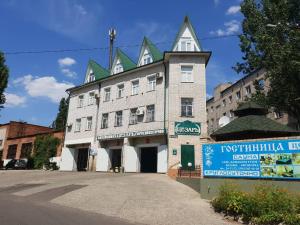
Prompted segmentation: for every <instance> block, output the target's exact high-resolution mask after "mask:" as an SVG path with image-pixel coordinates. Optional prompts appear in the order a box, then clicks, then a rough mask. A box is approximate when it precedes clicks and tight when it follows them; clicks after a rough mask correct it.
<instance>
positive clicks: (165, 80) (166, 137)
mask: <svg viewBox="0 0 300 225" xmlns="http://www.w3.org/2000/svg"><path fill="white" fill-rule="evenodd" d="M163 64H164V75H165V76H164V133H165V141H166V145H167V147H168V151H167V173H168V169H169V166H168V163H169V143H168V142H169V141H168V133H167V131H166V108H167V93H166V92H167V90H166V86H167V66H166V63H165V62H164V61H163Z"/></svg>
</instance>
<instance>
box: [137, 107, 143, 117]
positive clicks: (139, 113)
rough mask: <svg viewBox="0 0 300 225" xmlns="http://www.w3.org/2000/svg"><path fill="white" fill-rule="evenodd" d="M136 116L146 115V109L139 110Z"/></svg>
mask: <svg viewBox="0 0 300 225" xmlns="http://www.w3.org/2000/svg"><path fill="white" fill-rule="evenodd" d="M136 115H138V116H140V115H144V108H138V109H137V110H136Z"/></svg>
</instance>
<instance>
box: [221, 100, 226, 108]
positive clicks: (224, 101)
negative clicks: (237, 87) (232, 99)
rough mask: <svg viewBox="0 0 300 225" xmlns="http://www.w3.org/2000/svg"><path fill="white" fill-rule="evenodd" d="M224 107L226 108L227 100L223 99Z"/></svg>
mask: <svg viewBox="0 0 300 225" xmlns="http://www.w3.org/2000/svg"><path fill="white" fill-rule="evenodd" d="M222 106H223V107H225V106H226V100H225V99H223V101H222Z"/></svg>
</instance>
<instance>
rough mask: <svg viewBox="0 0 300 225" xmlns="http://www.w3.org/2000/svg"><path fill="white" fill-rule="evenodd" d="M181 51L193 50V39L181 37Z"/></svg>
mask: <svg viewBox="0 0 300 225" xmlns="http://www.w3.org/2000/svg"><path fill="white" fill-rule="evenodd" d="M180 44H181V51H183V52H185V51H188V52H189V51H192V39H191V38H182V39H181V43H180Z"/></svg>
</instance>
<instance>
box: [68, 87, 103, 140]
mask: <svg viewBox="0 0 300 225" xmlns="http://www.w3.org/2000/svg"><path fill="white" fill-rule="evenodd" d="M90 92H95V94H96V93H98V92H99V85H98V84H93V85H91V86H87V87H84V88H82V89H80V90H76V91H73V92H72V93H71V95H70V103H69V112H68V119H67V121H68V122H67V124H72V127H71V130H68V127H67V129H66V137H65V145H69V144H80V143H92V144H93V142H94V135H95V127H96V117H97V116H96V115H97V104H96V103H95V104H93V105H89V104H88V99H89V93H90ZM79 95H84V104H83V107H81V108H79V107H78V96H79ZM89 116H91V117H92V129H91V130H86V122H87V117H89ZM79 118H80V119H81V129H80V131H79V132H77V131H75V126H76V119H79Z"/></svg>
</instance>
